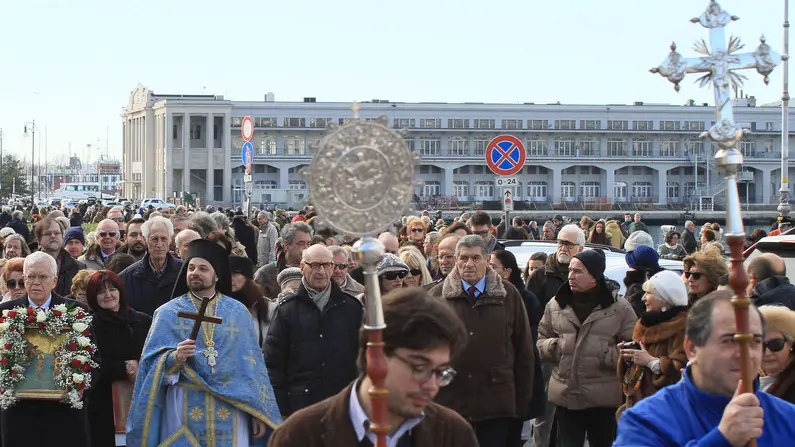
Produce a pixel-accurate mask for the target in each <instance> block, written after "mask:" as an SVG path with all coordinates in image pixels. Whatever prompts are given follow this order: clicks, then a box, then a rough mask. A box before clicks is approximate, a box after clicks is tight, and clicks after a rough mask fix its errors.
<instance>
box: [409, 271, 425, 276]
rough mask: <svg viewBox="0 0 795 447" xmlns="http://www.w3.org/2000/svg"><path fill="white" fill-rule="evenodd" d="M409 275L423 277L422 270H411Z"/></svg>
mask: <svg viewBox="0 0 795 447" xmlns="http://www.w3.org/2000/svg"><path fill="white" fill-rule="evenodd" d="M409 273H411V276H421V275H422V270H420V269H411V270H409Z"/></svg>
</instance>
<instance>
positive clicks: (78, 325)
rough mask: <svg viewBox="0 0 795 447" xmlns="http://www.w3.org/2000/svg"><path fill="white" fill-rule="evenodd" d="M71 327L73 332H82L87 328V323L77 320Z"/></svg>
mask: <svg viewBox="0 0 795 447" xmlns="http://www.w3.org/2000/svg"><path fill="white" fill-rule="evenodd" d="M72 329H74V330H75V332H79V333H81V334H82V333H83V332H84V331H85V330H86V329H88V325H87V324H85V323H80V322H77V323H75V324H73V325H72Z"/></svg>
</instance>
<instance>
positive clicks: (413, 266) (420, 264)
mask: <svg viewBox="0 0 795 447" xmlns="http://www.w3.org/2000/svg"><path fill="white" fill-rule="evenodd" d="M398 256H399V257H400V260H401V261H403V262H404V263H405V264H406V265H407V266H408V267H409V274H408V275H407V276H406V277H405V278H404V279H403V287H422V286H424V285H426V284H430V283H432V282H433V278H431V272H429V271H428V266H427V265H425V257H424V256H422V253H420V250H419V249H417V248H416V247H414V246H405V247H401V248H400V250H398Z"/></svg>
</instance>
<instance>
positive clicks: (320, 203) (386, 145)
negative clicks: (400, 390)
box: [303, 104, 420, 447]
mask: <svg viewBox="0 0 795 447" xmlns="http://www.w3.org/2000/svg"><path fill="white" fill-rule="evenodd" d="M353 112H354V119H353V120H351V121H349V122H347V123H345V124H343V125H341V126H337V125H335V124H331V125H329V126H328V133H327V134H326V136H325V137H324V138H323V139H322V140H321V142H320V145H319V146H317V147H315V146H313V147H312V148H311V150H312V162H311V164H310V165H309V168H307V169H306V170H305V171H304V172H303V173H304V175H305V176H306V179H307V186H308V189H309V199H310V202H311V203H312V205H314V207H315V211H316V212H317V215H318V218H317V219H316V220H315V222H316V228H315V229H316V230H318V229H319V228H330V229H333V230H336V231H337V232H339V233H342V234H346V235H349V236H354V237H359V238H361V239H360V240H359V241H358V242H357V243H356V244H354V246H353V250H352V255H353V258H354V260H355V261H356V262H357V263H359V264H360V265H361V266H362V268H363V270H364V280H365V284H364V285H365V289H366V293H365V298H364V305H365V322H364V326H363V329H364V331H365V332H366V333H367V340H368V341H367V352H366V359H367V371H366V372H367V376H368V377H369V378H370V381H371V382H372V387H371V388H370V389H369V390H368V395H369V396H370V399H371V404H372V405H371V407H372V413H373V414H372V415H371V425H370V430H371V431H372V432H373V433H375V435H376V443H375V447H386V446H387V444H386V435H387V433H388V432H389V430H390V427H389V410H388V408H387V397H388V396H389V392H388V391H387V390H386V388H385V383H384V382H385V379H386V376H387V359H386V353H385V346H384V342H383V331H384V328H386V323H385V321H384V312H383V309H382V306H381V290H380V286H379V283H378V274H377V270H376V266H377V265H378V262H379V261H381V259H382V258H383V256H384V252H385V249H384V246H383V245H382V244H381V243H380V242H378V240H376V239H375V238H374V236H375V235H376V234H378V233H379V232H381V231H383V230H384V229H385V228H389V227H390V226H391V225H392V224H393V223H395V222H397V221H399V220H400V218H401V217H402V216H403V215H404V214H405V213H409V212H411V211H412V209H411V203H412V198H413V196H414V189H415V188H416V187H417V186H418V184H420V183H419V182H418V180H417V179H416V178H415V177H414V172H415V167H416V165H417V162H418V160H419V157H418V156H417V154H416V153H414V152H412V151H411V150H410V149H409V148H408V146H407V145H406V142H405V139H404V137H405V135H406V131H405V130H401V131H396V130H393V129H390V128H389V127H388V123H389V119H388V118H387V117H385V116H382V117H380V118H377V119H374V120H367V121H362V120H359V119H358V118H359V113H358V112H359V105H358V104H354V106H353Z"/></svg>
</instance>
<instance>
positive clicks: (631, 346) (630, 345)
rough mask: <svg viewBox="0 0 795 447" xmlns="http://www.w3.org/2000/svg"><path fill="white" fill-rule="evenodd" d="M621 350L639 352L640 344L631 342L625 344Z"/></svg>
mask: <svg viewBox="0 0 795 447" xmlns="http://www.w3.org/2000/svg"><path fill="white" fill-rule="evenodd" d="M621 349H637V350H638V351H640V343H638V342H636V341H632V342H629V343H626V344H625V345H624V346H622V347H621Z"/></svg>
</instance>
